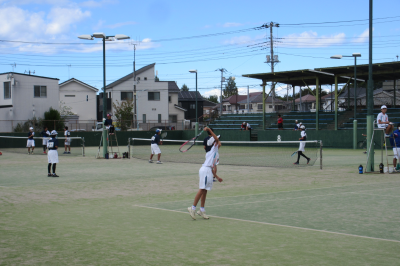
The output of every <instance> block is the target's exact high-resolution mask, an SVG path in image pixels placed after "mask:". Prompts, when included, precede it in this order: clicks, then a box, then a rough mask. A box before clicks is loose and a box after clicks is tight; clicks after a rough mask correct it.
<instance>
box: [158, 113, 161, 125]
mask: <svg viewBox="0 0 400 266" xmlns="http://www.w3.org/2000/svg"><path fill="white" fill-rule="evenodd" d="M158 123H161V114H158Z"/></svg>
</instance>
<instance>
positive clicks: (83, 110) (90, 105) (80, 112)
mask: <svg viewBox="0 0 400 266" xmlns="http://www.w3.org/2000/svg"><path fill="white" fill-rule="evenodd" d="M97 92H98V89H96V88H95V87H92V86H90V85H88V84H86V83H84V82H82V81H80V80H77V79H75V78H72V79H69V80H67V81H64V82H63V83H60V104H61V105H62V106H63V105H64V106H68V107H71V108H72V109H71V112H73V113H74V114H75V115H76V116H78V117H79V120H96V119H97V113H96V108H97V107H96V94H97Z"/></svg>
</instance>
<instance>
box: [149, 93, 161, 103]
mask: <svg viewBox="0 0 400 266" xmlns="http://www.w3.org/2000/svg"><path fill="white" fill-rule="evenodd" d="M148 97H149V98H148V99H149V101H159V100H160V93H159V92H149V93H148Z"/></svg>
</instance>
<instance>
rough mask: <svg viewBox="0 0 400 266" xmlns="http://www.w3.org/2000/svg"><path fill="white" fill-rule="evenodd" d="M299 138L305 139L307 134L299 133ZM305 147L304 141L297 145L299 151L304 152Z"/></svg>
mask: <svg viewBox="0 0 400 266" xmlns="http://www.w3.org/2000/svg"><path fill="white" fill-rule="evenodd" d="M300 135H301V137H302V138H303V137H306V138H307V134H306V132H305V131H301V133H300ZM305 147H306V143H305V142H304V141H300V145H299V151H302V152H304V148H305Z"/></svg>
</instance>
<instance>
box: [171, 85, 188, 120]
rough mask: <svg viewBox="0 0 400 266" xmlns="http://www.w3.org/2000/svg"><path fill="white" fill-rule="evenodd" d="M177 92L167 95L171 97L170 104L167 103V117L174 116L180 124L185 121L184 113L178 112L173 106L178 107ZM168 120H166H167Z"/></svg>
mask: <svg viewBox="0 0 400 266" xmlns="http://www.w3.org/2000/svg"><path fill="white" fill-rule="evenodd" d="M178 95H179V93H178V92H172V93H169V96H170V97H171V102H169V104H168V105H169V107H168V109H169V115H176V116H177V120H178V121H179V122H180V121H182V120H184V119H185V112H184V111H182V110H179V109H177V108H175V104H176V105H178ZM167 119H168V118H167Z"/></svg>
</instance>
